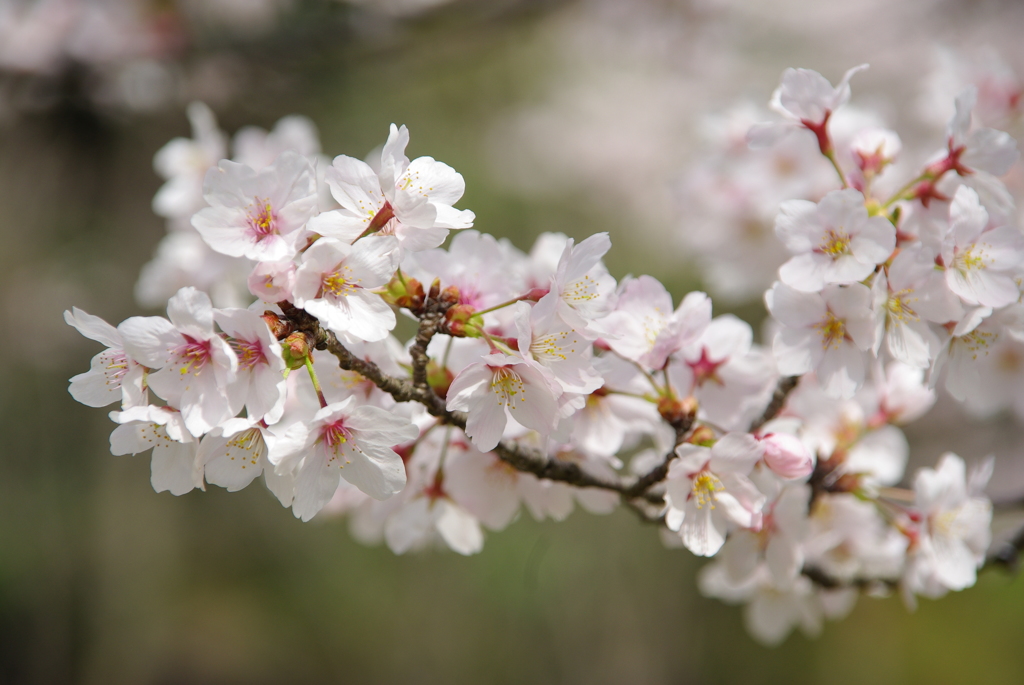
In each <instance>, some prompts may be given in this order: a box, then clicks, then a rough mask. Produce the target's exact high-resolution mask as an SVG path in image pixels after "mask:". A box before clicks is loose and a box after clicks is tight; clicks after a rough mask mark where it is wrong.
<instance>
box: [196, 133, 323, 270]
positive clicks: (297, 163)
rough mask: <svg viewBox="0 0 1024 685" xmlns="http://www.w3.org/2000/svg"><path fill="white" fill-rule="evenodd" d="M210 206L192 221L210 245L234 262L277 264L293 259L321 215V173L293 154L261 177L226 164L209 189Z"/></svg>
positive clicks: (243, 167) (214, 170)
mask: <svg viewBox="0 0 1024 685" xmlns="http://www.w3.org/2000/svg"><path fill="white" fill-rule="evenodd" d="M203 196H204V197H205V199H206V201H207V202H208V203H209V204H210V206H209V207H207V208H205V209H202V210H200V211H199V212H198V213H197V214H196V215H195V216H193V217H192V225H193V226H194V227H195V229H196V230H197V231H199V234H200V235H201V236H202V237H203V240H205V241H206V243H207V244H208V245H209V246H210V247H211V248H213V249H214V250H216V251H217V252H220V253H222V254H226V255H228V256H230V257H246V258H248V259H252V260H255V261H259V262H277V261H281V260H282V259H286V258H289V257H292V256H293V255H295V254H296V252H297V251H298V249H299V248H300V247H302V245H301V244H300V241H302V240H303V239H304V238H305V237H306V231H305V226H306V222H307V221H308V220H309V218H310V217H311V216H313V214H314V213H315V212H316V211H317V195H316V173H315V172H314V171H313V166H312V165H311V164H310V163H309V160H308V159H306V158H305V157H303V156H302V155H300V154H299V153H297V152H294V151H291V150H287V151H285V152H283V153H281V155H280V156H279V157H278V158H277V160H276V161H275V162H274V163H273V164H271V165H270V166H269V167H265V168H263V169H261V170H259V171H255V170H253V169H252V167H249V166H246V165H245V164H238V163H237V162H232V161H229V160H226V159H225V160H221V162H220V164H218V165H217V166H216V167H214V168H212V169H210V171H209V173H207V175H206V180H205V181H204V183H203Z"/></svg>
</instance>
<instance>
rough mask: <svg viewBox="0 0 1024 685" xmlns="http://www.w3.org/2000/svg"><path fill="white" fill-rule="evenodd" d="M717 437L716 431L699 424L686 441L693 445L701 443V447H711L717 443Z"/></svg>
mask: <svg viewBox="0 0 1024 685" xmlns="http://www.w3.org/2000/svg"><path fill="white" fill-rule="evenodd" d="M716 440H717V438H716V437H715V431H713V430H711V429H710V428H708V427H707V426H697V428H696V429H694V431H693V433H691V434H690V437H688V438H687V439H686V442H688V443H690V444H691V445H700V446H701V447H711V446H712V445H714V444H715V441H716Z"/></svg>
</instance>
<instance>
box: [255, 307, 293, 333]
mask: <svg viewBox="0 0 1024 685" xmlns="http://www.w3.org/2000/svg"><path fill="white" fill-rule="evenodd" d="M262 318H263V320H264V321H265V322H266V323H267V327H268V328H269V329H270V334H271V335H273V336H274V337H275V338H277V339H278V340H283V339H284V338H287V337H288V335H289V334H291V332H292V331H294V330H295V327H294V326H293V325H292V322H291V321H288V320H287V319H282V318H281V317H280V316H278V315H277V314H275V313H274V312H272V311H270V310H269V309H268V310H267V311H265V312H263V317H262Z"/></svg>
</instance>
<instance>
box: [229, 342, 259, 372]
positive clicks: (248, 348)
mask: <svg viewBox="0 0 1024 685" xmlns="http://www.w3.org/2000/svg"><path fill="white" fill-rule="evenodd" d="M228 344H230V345H231V349H233V350H234V351H235V354H236V355H237V356H238V366H239V367H240V368H243V369H251V368H253V367H254V366H256V365H257V364H266V363H267V357H266V355H265V354H264V353H263V344H262V343H260V341H259V340H253V341H251V342H250V341H248V340H240V339H237V338H235V339H232V340H230V341H229V343H228Z"/></svg>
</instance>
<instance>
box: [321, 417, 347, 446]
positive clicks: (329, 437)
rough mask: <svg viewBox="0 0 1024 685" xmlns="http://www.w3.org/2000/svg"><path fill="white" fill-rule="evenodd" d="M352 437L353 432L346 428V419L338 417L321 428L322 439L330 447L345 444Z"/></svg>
mask: <svg viewBox="0 0 1024 685" xmlns="http://www.w3.org/2000/svg"><path fill="white" fill-rule="evenodd" d="M351 437H352V432H351V431H350V430H349V429H347V428H345V421H344V419H338V420H337V421H335V422H334V423H329V424H327V425H326V426H324V427H323V428H321V429H320V439H321V440H323V441H324V442H326V443H327V446H328V447H330V448H335V447H337V446H338V445H343V444H345V443H346V442H348V441H349V439H350V438H351Z"/></svg>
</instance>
